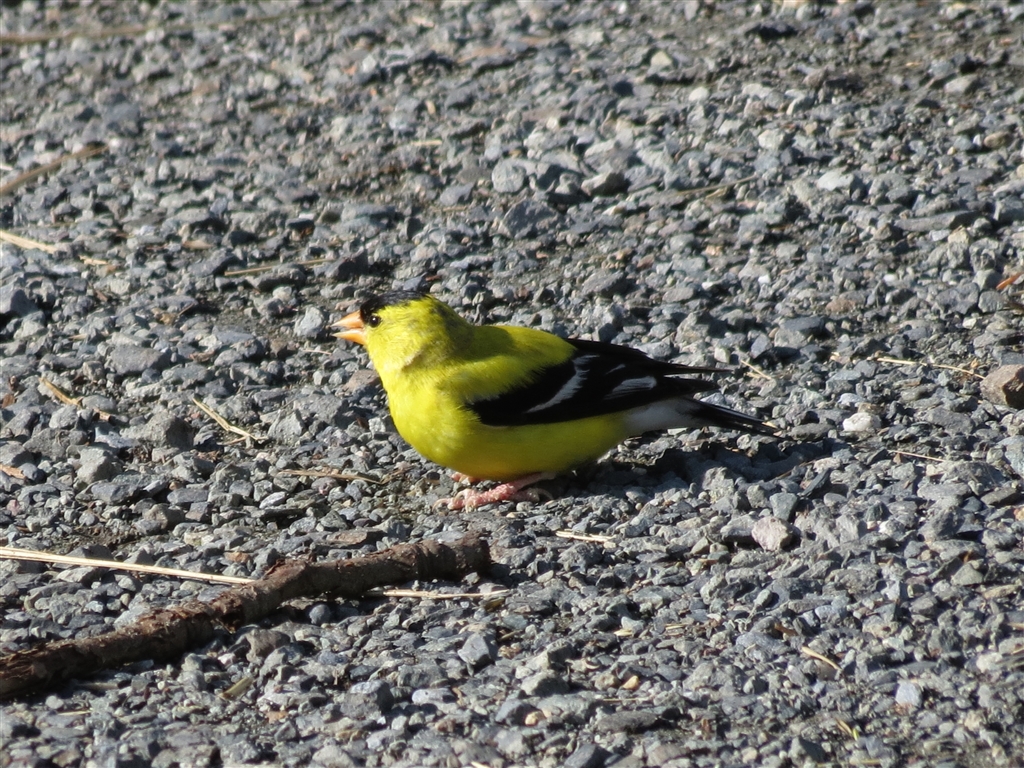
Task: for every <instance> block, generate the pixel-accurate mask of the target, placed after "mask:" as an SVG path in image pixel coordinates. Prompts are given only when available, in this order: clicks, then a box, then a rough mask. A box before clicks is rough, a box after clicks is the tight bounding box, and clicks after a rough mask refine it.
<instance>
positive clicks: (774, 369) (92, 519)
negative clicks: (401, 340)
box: [0, 0, 1024, 768]
mask: <svg viewBox="0 0 1024 768" xmlns="http://www.w3.org/2000/svg"><path fill="white" fill-rule="evenodd" d="M2 12H3V17H2V27H3V30H4V32H5V33H26V32H51V33H54V34H52V35H51V39H49V40H48V41H43V42H34V43H30V44H24V43H25V41H18V40H14V39H11V38H7V37H5V39H4V41H3V43H2V50H0V78H2V82H3V89H2V91H3V93H2V110H0V114H2V158H0V160H2V162H3V164H4V166H3V178H2V181H3V182H8V181H10V180H11V179H13V178H15V177H16V176H18V175H19V174H21V173H22V172H24V171H28V170H30V169H33V168H36V167H38V166H40V165H45V164H47V163H50V162H52V161H54V160H57V159H59V158H61V157H63V156H65V155H67V154H68V153H71V152H75V151H77V150H80V149H83V148H85V147H87V146H88V145H89V144H90V143H91V142H103V143H104V144H105V145H106V150H105V151H104V152H102V153H101V154H97V155H95V156H92V157H82V158H79V159H76V160H73V161H71V162H67V163H64V164H63V165H61V166H60V167H59V168H58V169H56V170H52V171H50V172H49V173H46V174H43V175H41V176H39V177H38V178H36V179H34V180H32V181H30V182H28V183H26V184H24V185H22V186H20V187H19V188H18V189H16V190H15V191H13V192H11V193H9V194H7V195H5V196H4V198H3V200H2V207H0V227H2V228H3V229H5V230H7V231H10V232H13V233H15V234H18V235H20V236H22V237H27V238H32V239H35V240H38V241H40V242H41V243H48V244H52V245H55V246H56V250H55V251H54V252H52V253H49V252H46V250H43V249H39V248H35V247H31V246H28V247H18V246H14V245H10V244H7V243H5V244H3V246H2V256H0V280H2V292H0V322H2V330H0V357H2V367H3V372H2V377H0V406H2V411H0V413H2V416H0V465H2V466H0V539H2V540H3V542H2V543H5V544H8V545H11V546H17V547H22V548H31V549H40V550H49V551H55V552H60V553H72V554H87V555H92V556H108V557H116V558H119V559H124V560H130V561H134V562H139V563H157V564H160V565H166V566H173V567H179V568H188V569H192V570H205V571H210V572H219V573H225V574H230V575H241V576H259V575H260V574H262V573H264V572H265V571H266V569H267V568H268V567H269V566H270V565H272V564H273V563H275V562H277V561H279V560H280V559H282V558H304V557H314V558H316V559H327V558H335V557H347V556H351V555H358V554H360V553H367V552H372V551H376V550H378V549H381V548H384V547H387V546H390V545H393V544H397V543H401V542H407V541H418V540H422V539H426V538H442V539H454V538H457V537H459V536H461V535H462V534H463V533H465V532H467V531H474V530H475V531H483V532H485V533H486V535H487V537H488V539H489V541H490V542H491V545H492V551H493V554H494V558H495V560H496V563H497V564H496V566H495V568H494V570H493V572H492V573H490V574H488V575H487V576H486V577H472V578H468V579H466V580H465V582H463V583H458V584H419V585H415V586H418V587H419V588H421V589H427V590H432V591H434V592H439V593H458V592H467V591H471V592H479V593H490V592H493V593H496V594H494V595H489V596H485V597H462V598H454V599H449V600H441V601H438V600H426V599H421V598H410V597H405V598H374V599H366V600H364V601H353V602H344V601H317V602H304V603H297V604H294V605H292V606H291V607H290V608H289V609H288V610H287V611H283V612H281V613H279V614H277V615H275V616H274V617H273V618H272V619H271V620H268V621H265V622H263V623H262V624H260V625H259V626H247V627H244V628H242V629H241V630H240V631H237V632H228V631H226V630H225V631H224V632H222V633H221V634H220V636H219V637H218V638H217V639H216V641H215V642H213V643H212V644H210V645H209V646H207V647H202V648H196V649H194V651H193V652H191V653H189V654H187V655H185V656H184V657H182V658H180V659H177V660H175V661H173V662H172V663H167V664H153V663H148V664H147V663H142V664H137V665H134V666H132V667H130V668H127V669H119V670H112V671H110V672H108V673H105V674H100V675H96V676H95V677H93V678H90V679H83V680H78V681H75V682H73V683H72V684H69V685H67V686H65V687H63V688H62V689H60V690H57V691H52V692H48V693H44V694H41V695H39V696H37V697H35V698H27V699H22V700H18V701H8V702H5V703H4V704H3V709H2V714H0V740H2V743H3V747H2V749H0V765H2V766H5V767H7V766H12V767H13V766H18V767H19V768H20V767H21V766H75V765H88V766H146V765H155V766H178V765H180V766H192V765H267V766H269V765H306V764H312V765H316V766H362V765H366V766H434V765H439V766H446V767H447V766H464V765H471V764H472V765H486V766H491V767H493V768H500V767H502V766H512V765H524V766H552V767H553V766H567V768H597V767H598V766H612V765H615V766H619V767H620V768H625V767H626V766H629V767H631V768H632V767H633V766H636V767H639V766H661V767H663V768H673V767H682V766H740V765H764V766H789V765H800V766H803V765H808V764H824V765H844V766H845V765H850V766H858V765H859V766H867V765H872V766H903V765H929V766H1004V765H1006V766H1009V765H1022V764H1024V758H1022V755H1024V725H1022V723H1024V605H1022V600H1021V590H1022V589H1024V496H1022V493H1021V489H1022V482H1024V416H1022V414H1021V412H1020V411H1016V410H1013V409H1012V408H1009V407H1007V406H1006V405H1004V404H1000V403H998V402H993V400H998V399H999V397H998V396H996V397H992V396H986V394H988V392H987V390H986V391H984V392H983V389H982V378H981V377H982V376H985V375H987V374H989V373H990V372H991V371H993V370H995V369H996V368H998V367H999V366H1007V365H1022V364H1024V353H1022V352H1021V349H1022V344H1021V342H1022V333H1021V321H1022V316H1021V306H1020V303H1018V301H1017V300H1018V299H1020V298H1021V296H1020V293H1021V291H1020V287H1019V286H1012V285H1011V286H1009V287H1007V286H1005V285H1001V283H1002V282H1003V281H1004V280H1005V279H1006V278H1007V277H1009V276H1011V275H1012V274H1014V273H1015V272H1016V271H1018V270H1021V269H1024V203H1022V194H1024V155H1022V135H1024V117H1022V116H1024V4H1022V3H1020V2H1016V1H1013V2H1010V1H1009V0H993V1H992V2H987V1H983V2H974V3H929V2H922V3H910V2H849V3H842V4H832V3H822V4H816V3H813V2H807V3H801V2H793V1H792V0H790V1H788V2H782V3H768V2H762V3H739V2H698V1H697V0H690V1H689V2H678V3H636V4H626V3H624V2H587V3H581V4H573V5H570V4H562V3H558V2H519V3H512V2H492V3H456V2H443V3H422V4H418V3H405V2H392V3H378V4H371V3H366V4H357V3H347V2H337V3H328V4H302V3H269V2H268V3H256V2H252V3H247V4H244V5H242V4H230V5H225V6H223V7H220V6H217V5H214V4H199V3H183V2H179V3H163V2H158V3H153V4H151V5H150V4H139V5H136V4H134V3H121V2H91V3H88V2H86V3H82V4H81V5H79V4H69V3H61V2H46V3H43V2H29V1H28V0H26V1H25V2H21V3H17V2H15V3H10V2H4V4H3V9H2ZM135 14H138V15H135ZM125 25H129V26H125ZM137 25H143V27H144V28H142V29H139V28H138V26H137ZM75 30H77V31H82V30H88V31H89V34H78V35H73V34H68V35H61V34H60V33H64V32H68V33H70V32H72V31H75ZM391 287H403V288H409V287H421V288H425V287H429V288H430V290H431V291H432V292H434V293H436V295H438V296H439V297H441V298H442V299H444V300H445V301H448V302H449V303H451V304H452V305H453V306H454V307H456V308H457V309H458V310H459V311H461V312H462V313H464V314H465V315H466V316H467V317H470V318H472V319H474V320H476V321H495V322H512V323H518V324H523V325H531V326H537V327H542V328H545V329H548V330H554V331H557V332H561V333H567V334H572V335H578V336H582V337H586V338H597V339H601V340H605V341H614V342H618V343H623V344H629V345H633V346H637V347H639V348H641V349H643V350H645V351H647V352H649V353H650V354H652V355H655V356H657V357H659V358H664V359H670V360H677V361H679V362H687V363H692V364H716V363H717V364H722V363H726V364H733V365H737V366H738V371H739V373H738V375H736V376H725V377H722V379H723V381H722V384H723V392H722V394H721V395H716V397H721V398H722V399H721V402H724V403H727V404H730V405H732V406H734V407H739V408H742V409H744V410H746V411H747V412H749V413H752V414H757V415H759V416H760V417H762V418H767V419H771V420H772V421H773V422H774V423H775V424H777V425H778V426H779V427H780V428H782V430H783V435H784V436H783V437H782V438H781V439H778V440H775V439H771V438H768V437H760V436H758V437H750V436H739V435H736V434H730V433H725V432H719V433H712V432H694V433H692V434H672V435H657V436H652V437H649V438H645V439H639V440H633V441H630V442H628V443H626V444H624V445H622V446H620V447H619V448H618V449H617V450H615V451H613V452H612V453H611V454H610V455H609V456H608V457H606V458H605V459H604V460H603V461H601V462H600V463H599V464H597V465H595V466H592V467H587V468H584V469H582V470H580V471H578V472H577V473H575V474H573V475H571V476H568V477H565V478H560V479H558V480H556V481H552V482H550V483H548V484H547V485H546V487H547V489H548V490H550V491H551V492H552V493H553V494H554V496H555V498H554V500H552V501H547V502H544V503H536V504H526V503H524V504H518V505H512V504H504V505H498V506H495V507H492V508H484V509H481V510H477V511H473V512H468V513H457V514H456V513H451V514H444V513H441V512H438V511H434V510H433V509H432V504H433V502H434V501H435V500H436V499H438V498H440V497H442V496H446V495H450V494H451V493H452V491H453V484H452V481H451V480H450V479H449V477H448V475H447V473H445V472H444V471H441V470H440V469H439V468H438V467H436V466H432V465H430V464H428V463H427V462H425V461H424V460H422V459H420V458H419V457H418V456H417V455H416V454H415V453H414V452H412V451H411V450H410V449H409V448H408V446H406V445H405V444H404V443H403V442H402V441H401V439H400V438H398V436H397V435H396V434H395V432H394V430H393V428H392V427H391V425H390V421H389V419H388V417H387V415H386V413H387V412H386V406H385V399H384V396H383V393H382V392H381V391H380V388H379V385H378V384H377V382H376V379H375V377H374V376H373V374H372V372H371V371H370V370H369V366H368V363H367V360H366V357H365V355H364V354H363V353H362V351H361V350H359V349H354V348H352V347H351V346H349V345H345V344H339V343H336V342H335V341H334V340H333V339H332V338H331V337H330V335H329V329H328V328H327V326H328V324H329V323H330V322H331V321H332V320H333V319H336V318H337V317H339V316H340V314H341V313H342V312H347V311H349V310H351V309H352V308H354V306H355V305H356V304H357V303H358V302H359V301H360V299H361V298H363V297H365V296H367V295H368V294H370V293H372V292H376V291H379V290H381V289H386V288H391ZM51 385H52V387H56V388H57V389H59V390H60V391H62V392H63V393H65V394H66V395H67V396H68V397H69V398H75V399H74V400H71V401H68V402H62V401H60V400H59V399H58V398H57V397H56V396H55V394H54V390H53V389H52V388H51ZM997 394H998V393H997ZM194 398H198V399H200V400H201V401H202V402H204V403H205V404H207V405H208V406H209V407H210V408H212V409H213V410H215V411H216V412H217V413H219V414H220V415H221V416H223V417H224V418H225V419H227V420H228V421H229V422H231V423H232V424H235V425H237V426H239V427H241V428H244V429H245V430H248V431H249V432H251V433H252V434H253V435H255V436H256V437H257V438H259V439H258V440H252V439H250V440H245V439H239V438H237V436H236V435H233V434H230V433H227V432H225V431H223V430H222V429H221V428H220V427H219V426H217V425H216V424H215V423H214V422H213V421H212V420H211V419H210V418H209V417H208V416H207V415H206V414H204V413H203V412H202V411H201V410H200V408H199V407H198V406H197V405H196V403H195V401H194ZM1011 402H1012V399H1011ZM1018 405H1019V403H1018ZM316 472H320V473H327V475H325V476H318V475H316V474H312V473H316ZM332 472H333V473H334V474H333V476H332V475H331V474H330V473H332ZM344 478H349V479H344ZM352 478H355V479H352ZM220 589H221V587H217V586H214V585H209V584H201V583H198V582H185V581H177V580H173V579H164V578H156V577H149V576H137V575H128V574H124V573H114V572H110V571H107V570H101V569H98V568H91V567H82V568H71V569H55V568H50V567H48V566H42V565H38V564H26V563H16V562H10V561H0V610H2V622H0V650H2V652H4V653H9V652H12V651H16V650H20V649H25V648H30V647H34V646H36V645H38V644H41V643H45V642H48V641H52V640H56V639H60V638H67V637H84V636H89V635H93V634H98V633H101V632H104V631H107V630H109V629H111V628H112V627H118V626H123V625H124V624H126V623H128V622H130V621H131V620H132V619H133V618H135V617H137V616H139V615H140V614H142V613H144V612H145V611H147V610H148V609H150V608H153V607H159V606H166V605H173V604H176V603H179V602H182V601H185V600H188V599H192V598H196V597H199V598H204V597H208V596H210V595H212V594H215V593H216V592H217V591H219V590H220ZM240 682H241V683H243V685H242V686H241V687H242V688H244V684H245V683H246V682H248V683H251V685H250V687H248V689H246V690H244V691H243V692H242V693H240V694H238V693H235V694H234V695H233V696H228V697H225V696H223V695H222V694H224V692H225V690H226V689H228V688H229V687H231V686H233V685H235V684H237V683H240Z"/></svg>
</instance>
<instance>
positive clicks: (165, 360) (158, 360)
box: [108, 345, 171, 376]
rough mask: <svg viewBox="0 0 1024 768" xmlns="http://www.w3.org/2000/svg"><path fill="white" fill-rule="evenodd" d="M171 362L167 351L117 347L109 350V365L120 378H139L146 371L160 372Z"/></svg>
mask: <svg viewBox="0 0 1024 768" xmlns="http://www.w3.org/2000/svg"><path fill="white" fill-rule="evenodd" d="M170 361H171V356H170V353H169V352H168V351H167V350H156V349H149V348H148V347H136V346H127V345H126V346H119V347H114V348H113V349H111V350H110V354H109V361H108V362H109V365H110V367H111V368H113V369H114V371H115V372H117V373H119V374H120V375H122V376H139V375H141V374H143V373H145V372H146V371H160V370H163V369H164V368H166V367H167V366H168V364H169V363H170Z"/></svg>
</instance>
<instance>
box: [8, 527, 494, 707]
mask: <svg viewBox="0 0 1024 768" xmlns="http://www.w3.org/2000/svg"><path fill="white" fill-rule="evenodd" d="M489 567H490V554H489V551H488V547H487V543H486V542H485V541H484V540H483V539H481V538H480V537H479V536H477V535H475V534H469V535H467V536H464V537H463V538H462V539H460V540H459V541H457V542H453V543H451V544H445V543H442V542H439V541H426V542H421V543H419V544H401V545H399V546H396V547H391V548H390V549H386V550H384V551H382V552H375V553H373V554H371V555H365V556H363V557H358V558H353V559H351V560H334V561H331V562H325V563H311V562H289V563H285V564H284V565H282V566H281V567H279V568H276V569H274V570H272V571H271V572H270V573H269V574H267V575H266V576H265V577H263V578H262V579H258V580H257V581H254V582H252V583H250V584H242V585H238V586H235V587H232V588H230V589H227V590H225V591H224V592H222V593H221V594H220V595H218V596H217V597H215V598H213V599H212V600H203V601H200V600H192V601H190V602H188V603H185V604H184V605H179V606H176V607H171V608H164V609H161V610H157V611H153V612H152V613H148V614H146V615H145V616H143V617H142V618H140V619H139V620H138V621H136V622H135V623H133V624H131V625H129V626H127V627H124V628H123V629H118V630H115V631H113V632H109V633H107V634H103V635H99V636H96V637H86V638H79V639H77V640H62V641H60V642H57V643H51V644H48V645H45V646H43V647H41V648H36V649H32V650H28V651H20V652H18V653H14V654H10V655H8V656H4V657H0V699H10V698H13V697H15V696H21V695H24V694H28V693H35V692H38V691H40V690H42V689H44V688H50V687H53V686H57V685H60V684H61V683H63V682H65V681H67V680H69V679H71V678H75V677H84V676H87V675H90V674H93V673H95V672H98V671H100V670H103V669H110V668H112V667H118V666H121V665H123V664H131V663H134V662H137V661H141V660H143V659H153V660H157V661H166V660H168V659H174V658H176V657H178V656H180V655H181V654H182V653H184V652H185V651H187V650H188V649H190V648H195V647H198V646H201V645H203V644H205V643H208V642H209V641H210V640H211V639H212V638H213V636H214V633H215V632H216V631H217V629H218V628H219V627H221V626H227V627H240V626H243V625H245V624H250V623H252V622H255V621H259V620H260V619H262V618H264V617H266V616H268V615H270V614H271V613H273V612H274V611H276V610H277V609H278V608H279V607H280V606H281V605H282V604H283V603H285V602H287V601H289V600H294V599H296V598H315V597H319V596H322V595H332V596H335V597H350V598H354V597H359V596H360V595H363V594H365V593H366V591H367V590H369V589H373V588H374V587H380V586H383V585H385V584H403V583H405V582H407V581H413V580H422V581H426V580H430V579H447V580H454V579H460V578H462V577H463V576H464V575H465V574H467V573H469V572H470V571H477V572H485V571H486V570H487V569H488V568H489Z"/></svg>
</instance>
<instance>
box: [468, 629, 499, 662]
mask: <svg viewBox="0 0 1024 768" xmlns="http://www.w3.org/2000/svg"><path fill="white" fill-rule="evenodd" d="M497 656H498V647H497V645H495V643H494V640H492V639H491V638H489V637H484V636H483V635H481V634H479V633H476V632H474V633H473V634H471V635H470V636H469V637H468V638H466V642H465V643H463V644H462V647H461V648H460V649H459V658H460V659H462V660H463V661H464V662H466V664H467V665H468V666H469V668H470V669H472V670H474V671H476V670H478V669H482V668H483V667H486V666H487V665H488V664H491V663H492V662H493V661H494V660H495V659H496V658H497Z"/></svg>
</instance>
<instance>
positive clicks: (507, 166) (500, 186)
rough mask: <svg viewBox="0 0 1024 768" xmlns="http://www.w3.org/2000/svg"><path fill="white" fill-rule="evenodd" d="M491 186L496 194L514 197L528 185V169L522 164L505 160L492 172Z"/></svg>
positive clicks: (499, 162) (497, 164)
mask: <svg viewBox="0 0 1024 768" xmlns="http://www.w3.org/2000/svg"><path fill="white" fill-rule="evenodd" d="M491 184H492V185H493V187H494V191H495V192H499V193H501V194H503V195H514V194H515V193H516V192H518V191H519V190H520V189H522V188H523V186H525V184H526V169H525V168H523V165H522V163H520V162H517V161H515V160H510V159H508V158H503V159H501V160H499V161H498V162H497V163H496V164H495V166H494V170H493V171H491Z"/></svg>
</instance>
